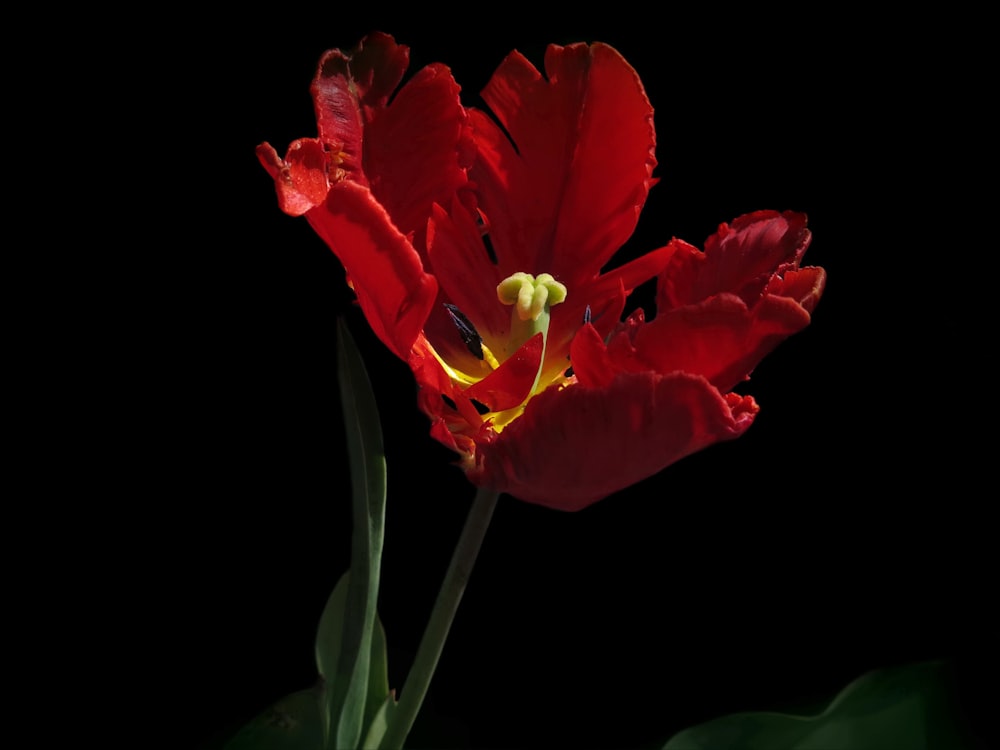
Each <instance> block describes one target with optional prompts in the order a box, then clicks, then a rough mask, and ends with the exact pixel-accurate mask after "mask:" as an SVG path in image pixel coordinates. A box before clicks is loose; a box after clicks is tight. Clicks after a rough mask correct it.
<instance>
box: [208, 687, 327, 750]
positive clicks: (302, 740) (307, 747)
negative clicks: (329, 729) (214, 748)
mask: <svg viewBox="0 0 1000 750" xmlns="http://www.w3.org/2000/svg"><path fill="white" fill-rule="evenodd" d="M319 704H320V696H319V691H318V690H316V689H310V690H302V691H300V692H298V693H292V694H291V695H289V696H287V697H285V698H282V699H281V700H280V701H278V702H277V703H275V704H274V705H273V706H272V707H271V708H269V709H268V710H267V711H265V712H264V713H262V714H261V715H260V716H258V717H257V718H255V719H254V720H253V721H251V722H250V723H249V724H246V725H245V726H244V727H243V728H242V729H240V731H239V732H238V733H237V734H236V735H235V736H234V737H233V738H232V739H231V740H229V742H227V743H226V745H225V749H224V750H317V748H319V747H322V742H323V724H322V721H321V719H320V713H319Z"/></svg>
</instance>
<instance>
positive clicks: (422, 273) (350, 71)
mask: <svg viewBox="0 0 1000 750" xmlns="http://www.w3.org/2000/svg"><path fill="white" fill-rule="evenodd" d="M407 63H408V49H407V48H406V47H403V46H399V45H397V44H396V43H395V42H394V41H393V39H392V38H391V37H389V36H386V35H384V34H373V35H371V36H369V37H366V38H365V39H364V40H362V42H361V43H360V44H359V45H358V47H357V48H356V49H355V50H354V52H353V53H352V54H350V55H347V54H344V53H342V52H340V51H338V50H334V51H331V52H328V53H326V55H324V56H323V58H322V60H321V61H320V66H319V71H318V72H317V75H316V78H315V79H314V81H313V86H312V93H313V98H314V101H315V105H316V112H317V120H318V124H319V134H318V137H317V138H308V139H301V140H299V141H296V142H295V143H293V144H292V146H291V147H290V148H289V150H288V153H287V155H286V157H285V159H281V158H279V156H278V155H277V153H276V152H275V151H274V149H273V148H272V147H271V146H270V145H268V144H262V145H261V146H259V147H258V156H259V158H260V160H261V162H262V163H263V164H264V166H265V167H266V168H267V169H268V171H269V172H270V174H271V175H272V177H274V179H275V184H276V186H277V191H278V200H279V204H280V206H281V208H282V209H283V210H284V211H286V212H287V213H290V214H292V215H302V214H304V215H305V216H306V218H307V219H308V220H309V222H310V224H311V225H312V226H313V227H314V228H315V230H316V231H317V232H318V233H319V235H320V236H321V237H322V238H323V239H324V240H325V241H326V242H327V244H328V245H329V246H330V248H331V249H332V250H333V251H334V253H336V254H337V256H338V257H339V258H340V260H341V261H342V263H343V265H344V268H345V270H346V272H347V276H348V281H349V283H350V284H351V285H352V287H353V289H354V291H355V292H356V294H357V297H358V301H359V303H360V305H361V307H362V309H363V311H364V313H365V316H366V317H367V319H368V321H369V323H370V324H371V325H372V327H373V329H374V330H375V332H376V333H377V334H378V336H379V337H380V338H381V339H382V341H384V342H385V344H386V345H387V346H388V347H389V348H390V349H392V351H394V352H395V353H396V354H397V355H398V356H399V357H401V358H402V359H404V360H405V361H407V362H408V363H409V365H410V367H411V368H412V369H413V372H414V374H415V376H416V379H417V382H418V383H419V385H420V392H419V403H420V407H421V409H422V410H423V411H424V412H425V413H426V414H427V415H428V416H429V417H430V418H431V420H432V427H431V434H432V435H433V436H434V437H435V438H436V439H437V440H439V441H441V442H442V443H444V444H445V445H447V446H449V447H451V448H453V449H454V450H455V451H456V452H458V453H459V454H460V456H461V465H462V467H463V469H464V470H465V472H466V474H467V475H468V477H469V479H470V480H471V481H472V482H474V483H475V484H477V485H481V486H488V487H491V488H493V489H495V490H498V491H502V492H507V493H509V494H512V495H514V496H516V497H518V498H521V499H522V500H526V501H529V502H533V503H539V504H542V505H547V506H550V507H554V508H559V509H563V510H577V509H579V508H582V507H585V506H586V505H589V504H590V503H593V502H595V501H596V500H599V499H601V498H602V497H605V496H607V495H609V494H611V493H613V492H615V491H617V490H619V489H622V488H624V487H627V486H629V485H631V484H633V483H635V482H637V481H639V480H641V479H644V478H646V477H648V476H651V475H652V474H655V473H656V472H658V471H660V470H661V469H663V468H664V467H666V466H668V465H669V464H671V463H673V462H674V461H677V460H678V459H680V458H683V457H684V456H686V455H689V454H691V453H693V452H695V451H697V450H700V449H702V448H704V447H706V446H708V445H711V444H712V443H715V442H717V441H720V440H728V439H732V438H735V437H738V436H739V435H741V434H742V433H743V432H744V431H745V430H746V429H747V428H748V427H749V426H750V424H751V423H752V421H753V419H754V416H755V415H756V413H757V411H758V406H757V404H756V403H755V402H754V400H753V398H752V397H750V396H740V395H737V394H734V393H732V392H731V389H732V388H733V387H734V386H735V385H736V384H737V383H739V382H740V381H742V380H744V379H745V378H746V377H747V376H748V375H749V373H750V372H751V371H752V370H753V368H754V367H755V366H756V365H757V363H758V362H759V361H760V360H761V358H762V357H763V356H764V355H765V354H767V353H768V352H769V351H771V350H772V349H773V348H774V347H775V346H776V345H777V344H778V343H779V342H780V341H781V340H783V339H784V338H785V337H787V336H788V335H790V334H792V333H795V332H796V331H798V330H801V329H802V328H803V327H805V326H806V325H808V323H809V319H810V313H811V312H812V310H813V308H814V307H815V305H816V302H817V301H818V300H819V297H820V295H821V294H822V291H823V286H824V283H825V273H824V271H823V270H822V269H821V268H800V267H799V262H800V260H801V258H802V255H803V253H804V252H805V250H806V248H807V246H808V245H809V240H810V234H809V231H808V229H806V218H805V216H804V215H802V214H797V213H792V212H786V213H783V214H779V213H777V212H774V211H760V212H757V213H753V214H748V215H746V216H741V217H739V218H737V219H736V220H734V221H733V222H732V225H731V226H730V225H725V224H723V225H722V226H720V228H719V231H718V232H717V233H716V234H715V235H714V236H712V237H710V238H709V239H708V241H707V243H706V246H705V251H704V252H701V251H699V250H697V249H696V248H694V247H692V246H691V245H688V244H687V243H685V242H682V241H680V240H673V241H671V242H670V243H668V244H667V245H665V246H664V247H661V248H659V249H657V250H654V251H652V252H650V253H648V254H646V255H644V256H642V257H640V258H638V259H636V260H633V261H631V262H629V263H626V264H625V265H623V266H620V267H618V268H616V269H614V270H611V271H609V272H606V273H601V269H602V267H604V265H605V264H606V263H607V262H608V261H609V260H610V259H611V257H612V256H613V255H614V253H615V252H616V251H617V250H618V249H619V248H620V247H621V245H622V244H623V243H624V242H625V241H626V240H627V239H628V237H629V236H630V235H631V234H632V232H633V230H634V228H635V225H636V221H637V220H638V217H639V212H640V211H641V209H642V206H643V204H644V203H645V200H646V195H647V193H648V191H649V188H650V187H651V186H652V185H653V184H654V183H655V181H656V180H655V179H654V178H653V177H652V172H653V169H654V167H655V166H656V159H655V156H654V148H655V132H654V129H653V110H652V107H651V105H650V103H649V100H648V99H647V97H646V94H645V91H644V90H643V87H642V83H641V82H640V80H639V78H638V76H637V74H636V72H635V71H634V70H633V69H632V68H631V67H630V66H629V65H628V63H627V62H626V61H625V60H624V59H623V58H622V57H621V55H619V54H618V53H617V52H616V51H615V50H614V49H612V48H611V47H608V46H607V45H603V44H593V45H589V46H588V45H586V44H573V45H570V46H567V47H559V46H554V45H553V46H550V47H549V48H548V51H547V53H546V55H545V71H546V76H545V77H542V76H541V74H540V73H539V72H538V71H537V70H536V69H535V68H534V66H532V65H531V63H529V62H528V61H527V60H526V59H525V58H524V57H523V56H522V55H520V54H519V53H517V52H513V53H511V54H510V55H508V57H507V58H506V59H505V60H504V61H503V63H502V64H501V65H500V68H499V69H498V70H497V71H496V73H495V74H494V75H493V78H492V79H491V80H490V82H489V83H488V84H487V86H486V88H485V89H484V90H483V92H482V95H483V99H484V100H485V101H486V103H487V104H488V105H489V107H490V109H491V110H492V111H493V115H494V116H495V118H496V119H495V120H494V119H493V118H492V117H490V116H489V115H488V114H486V113H484V112H481V111H477V110H475V109H465V108H463V107H462V105H461V103H460V102H459V98H458V91H459V90H458V86H457V85H456V84H455V82H454V80H453V79H452V77H451V74H450V72H449V71H448V70H447V69H446V68H444V67H443V66H440V65H431V66H428V67H427V68H424V69H423V70H421V71H420V72H418V73H417V74H416V75H415V76H414V77H413V78H412V79H411V80H410V81H408V82H407V83H406V84H405V85H404V86H402V87H401V88H399V90H398V91H396V93H395V95H394V96H393V92H394V91H395V90H396V88H397V86H398V85H399V82H400V80H401V79H402V76H403V73H404V72H405V69H406V67H407ZM390 98H391V101H390ZM654 277H656V279H657V285H658V286H657V299H656V304H657V310H656V315H655V317H654V318H653V319H652V320H651V321H649V322H646V321H645V320H644V316H643V313H642V311H641V310H640V311H637V312H636V313H633V314H632V315H631V316H629V318H628V319H627V320H625V321H624V322H619V321H620V318H621V314H622V311H623V310H624V306H625V300H626V297H627V296H628V295H629V294H630V293H631V292H632V290H633V289H634V288H636V287H637V286H638V285H639V284H641V283H643V282H644V281H647V280H649V279H651V278H654Z"/></svg>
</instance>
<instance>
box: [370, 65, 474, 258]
mask: <svg viewBox="0 0 1000 750" xmlns="http://www.w3.org/2000/svg"><path fill="white" fill-rule="evenodd" d="M467 140H468V133H467V124H466V114H465V109H464V108H463V107H462V104H461V101H460V100H459V86H458V84H457V83H455V79H454V78H453V77H452V75H451V71H449V70H448V68H446V67H445V66H444V65H439V64H432V65H428V66H427V67H425V68H423V69H422V70H420V71H418V72H417V73H416V75H414V76H413V78H411V79H410V80H409V81H408V82H407V83H406V85H405V86H403V87H402V88H401V89H400V90H399V91H398V92H397V93H396V96H395V97H394V98H393V100H392V102H391V103H390V104H389V106H388V107H386V108H385V109H382V110H379V111H377V112H375V113H374V114H373V116H372V118H371V122H370V123H369V124H368V126H367V127H366V128H365V173H366V175H367V177H368V180H369V182H370V184H371V187H372V193H374V195H375V196H376V197H377V198H378V200H379V202H380V203H381V204H382V205H383V206H385V208H386V210H387V211H388V212H389V215H390V216H392V219H393V221H394V222H395V224H396V226H397V227H398V228H399V230H400V231H401V232H403V233H410V232H414V233H416V234H417V240H416V242H415V246H416V247H417V250H418V251H419V252H421V254H423V253H424V240H423V235H424V233H425V232H426V228H427V218H428V216H430V213H431V206H432V205H433V204H435V203H437V204H438V205H441V206H444V207H448V206H450V205H451V203H452V200H453V198H454V197H455V194H456V192H457V191H458V190H460V189H462V188H464V187H465V186H466V185H467V183H468V176H467V174H466V167H468V166H469V163H471V161H472V151H471V149H470V146H469V144H468V142H467ZM437 272H438V273H441V272H447V269H441V270H440V271H437Z"/></svg>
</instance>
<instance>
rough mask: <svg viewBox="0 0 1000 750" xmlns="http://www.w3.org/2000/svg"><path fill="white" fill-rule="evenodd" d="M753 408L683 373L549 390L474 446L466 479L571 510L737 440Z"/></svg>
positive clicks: (749, 402) (639, 375)
mask: <svg viewBox="0 0 1000 750" xmlns="http://www.w3.org/2000/svg"><path fill="white" fill-rule="evenodd" d="M757 411H758V407H757V404H756V403H755V402H754V400H753V399H752V398H751V397H749V396H745V397H741V396H737V395H735V394H728V395H725V396H723V395H722V394H720V393H719V392H718V391H717V390H716V389H715V388H713V387H712V386H711V384H709V383H708V381H707V380H705V379H704V378H701V377H698V376H696V375H690V374H687V373H670V374H668V375H659V374H656V373H652V372H643V373H625V374H622V375H619V376H618V377H616V378H615V379H614V380H613V381H612V382H611V383H610V384H609V385H608V386H607V387H605V388H589V387H586V386H582V385H579V384H577V385H575V386H571V387H569V388H565V389H562V390H559V391H553V390H549V391H545V392H544V393H542V394H540V395H539V396H536V397H535V398H533V399H532V400H531V402H529V404H528V408H527V409H526V410H525V412H524V415H523V416H522V417H521V418H520V419H517V420H515V421H514V422H512V423H511V424H510V425H509V426H508V427H507V428H506V429H505V430H504V431H503V432H502V433H501V434H500V435H499V436H497V437H496V439H494V440H492V441H490V442H486V443H483V444H481V445H480V446H479V456H478V463H477V466H476V467H475V468H474V469H472V470H471V471H470V478H471V479H472V480H473V481H474V482H475V483H476V484H479V485H482V486H488V487H493V488H494V489H497V490H499V491H501V492H507V493H508V494H511V495H513V496H514V497H517V498H519V499H521V500H524V501H527V502H531V503H537V504H539V505H545V506H548V507H550V508H555V509H558V510H566V511H575V510H579V509H581V508H584V507H586V506H587V505H590V504H591V503H594V502H596V501H598V500H600V499H601V498H603V497H606V496H607V495H610V494H612V493H613V492H616V491H618V490H620V489H623V488H625V487H628V486H629V485H631V484H634V483H636V482H638V481H640V480H642V479H645V478H646V477H649V476H652V475H653V474H656V473H657V472H658V471H660V470H661V469H663V468H665V467H667V466H669V465H670V464H672V463H674V462H675V461H678V460H680V459H681V458H684V457H685V456H688V455H690V454H692V453H694V452H696V451H699V450H701V449H703V448H705V447H707V446H709V445H711V444H713V443H716V442H719V441H722V440H731V439H733V438H736V437H739V436H740V435H742V434H743V432H744V431H746V429H747V428H748V427H749V426H750V424H751V423H752V422H753V419H754V417H755V416H756V414H757ZM610 436H613V439H608V438H609V437H610Z"/></svg>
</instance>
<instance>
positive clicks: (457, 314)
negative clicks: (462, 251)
mask: <svg viewBox="0 0 1000 750" xmlns="http://www.w3.org/2000/svg"><path fill="white" fill-rule="evenodd" d="M566 294H567V291H566V287H565V285H563V284H561V283H559V282H558V281H556V280H555V278H554V277H553V276H552V274H548V273H543V274H539V275H538V276H537V277H536V276H532V275H531V274H529V273H523V272H519V273H515V274H513V275H511V276H508V277H507V278H506V279H504V280H503V281H501V282H500V283H499V284H498V285H497V298H498V299H499V300H500V302H501V303H503V304H505V305H510V306H511V313H510V331H509V333H508V337H507V341H506V342H505V343H504V345H503V346H502V348H501V350H498V351H497V353H498V354H501V356H502V358H503V359H506V358H507V357H510V356H512V355H513V354H514V352H516V351H518V350H519V349H520V348H521V347H522V346H523V345H524V344H525V343H526V342H527V341H528V340H529V339H531V338H533V337H534V336H537V335H538V334H539V333H540V334H542V351H541V357H540V358H539V362H538V369H537V370H536V371H535V374H534V379H533V381H532V383H531V387H530V388H529V389H528V391H527V395H526V396H525V398H524V400H523V401H522V402H521V403H519V404H517V405H516V406H513V407H510V408H503V409H502V410H500V411H495V412H492V416H491V421H492V424H493V428H494V429H495V430H496V431H497V432H499V431H501V430H502V429H503V428H504V427H505V426H506V425H507V424H509V423H510V422H511V421H513V420H514V419H516V418H517V417H518V416H520V415H521V413H522V412H523V411H524V406H525V404H527V402H528V401H529V400H530V399H531V397H532V396H534V395H535V394H536V393H538V392H539V391H540V390H544V389H545V388H546V387H547V386H548V385H550V384H551V383H548V382H546V383H543V384H541V385H540V383H539V381H540V380H541V377H542V372H543V370H544V368H545V351H546V338H547V336H548V331H549V321H550V310H551V308H552V306H553V305H558V304H559V303H560V302H563V301H564V300H565V299H566ZM445 308H446V309H447V310H448V314H449V315H450V316H451V319H452V322H453V323H454V324H455V327H456V329H457V331H458V333H459V335H460V336H461V338H462V342H463V343H464V344H465V346H466V348H468V350H469V351H470V352H471V353H472V354H473V355H474V356H475V357H476V358H477V359H479V360H480V361H482V362H483V364H484V366H486V367H488V370H487V372H490V371H493V370H496V369H497V368H498V367H500V364H501V362H500V361H498V359H497V357H495V356H494V354H493V352H492V351H490V349H489V347H488V346H487V345H486V343H485V342H484V341H483V339H482V337H481V336H480V335H479V333H478V332H477V331H476V329H475V326H474V325H473V323H472V321H470V320H469V319H468V318H467V317H466V316H465V315H464V314H463V313H462V312H461V311H460V310H459V309H458V308H456V307H455V306H454V305H450V304H445ZM493 343H494V344H496V343H498V342H496V341H494V342H493ZM435 356H437V353H436V352H435ZM437 359H438V361H439V362H440V363H441V364H442V365H443V366H444V367H445V369H446V371H447V372H448V373H449V375H450V376H451V377H452V379H453V380H454V381H456V382H457V383H461V384H463V386H465V387H469V386H472V385H474V384H476V383H478V382H479V380H481V379H482V376H478V377H477V376H475V375H471V374H467V373H463V372H460V371H458V370H455V369H453V368H452V367H450V366H448V364H447V363H445V362H444V361H443V360H442V359H441V357H440V356H438V357H437Z"/></svg>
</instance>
